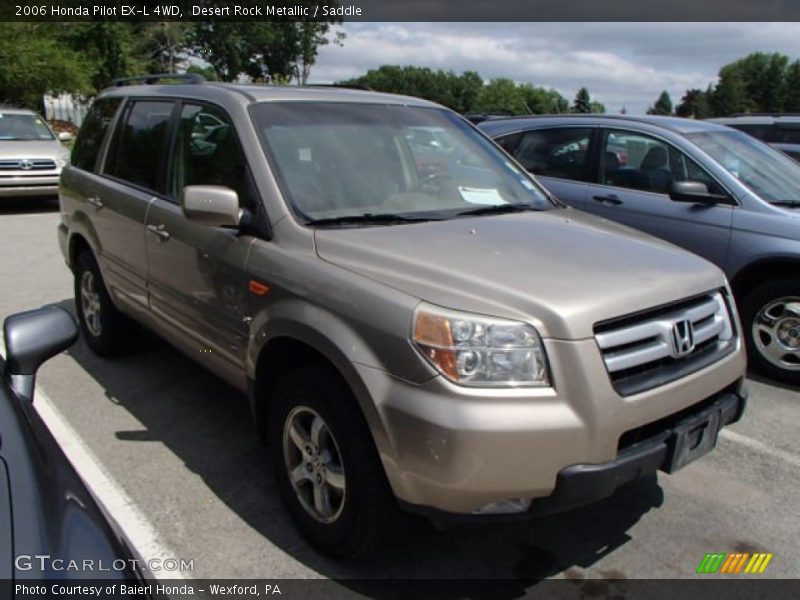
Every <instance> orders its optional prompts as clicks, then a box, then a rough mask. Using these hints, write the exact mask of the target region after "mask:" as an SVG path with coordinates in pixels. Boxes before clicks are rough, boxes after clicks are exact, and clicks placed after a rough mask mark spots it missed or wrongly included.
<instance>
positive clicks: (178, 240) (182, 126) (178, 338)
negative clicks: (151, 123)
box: [146, 103, 254, 387]
mask: <svg viewBox="0 0 800 600" xmlns="http://www.w3.org/2000/svg"><path fill="white" fill-rule="evenodd" d="M210 117H213V118H214V119H216V120H218V121H219V122H220V124H219V125H216V126H214V127H212V128H211V129H208V128H207V127H206V123H207V122H208V121H209V120H210ZM171 156H172V160H171V161H170V168H169V169H168V175H167V185H166V195H165V197H163V198H162V197H159V198H156V199H154V200H153V203H152V205H151V207H150V210H149V212H148V215H147V227H146V230H147V236H146V237H147V255H148V265H149V271H148V295H149V299H150V308H151V310H152V312H153V315H154V316H155V317H156V318H157V319H159V320H160V321H161V322H162V323H163V324H164V325H166V328H165V329H166V331H167V335H168V337H171V338H172V341H173V342H175V343H176V344H177V345H179V346H180V347H181V348H182V349H183V350H184V351H186V352H188V353H189V354H190V355H194V357H195V358H196V359H197V360H199V361H200V362H202V363H204V364H206V365H208V366H209V367H211V368H212V370H213V371H214V372H216V373H218V374H219V375H221V376H223V377H225V378H226V379H228V380H229V381H231V382H232V383H234V385H237V386H240V387H242V386H244V385H245V379H244V377H245V375H244V361H245V353H246V349H247V343H248V339H249V332H250V328H249V322H250V319H249V315H248V311H247V299H248V298H247V296H248V294H249V291H248V290H249V287H248V286H249V278H248V277H247V275H246V273H245V271H244V265H245V260H246V258H247V253H248V250H249V246H250V244H251V243H252V242H253V241H254V238H253V237H251V236H249V235H243V234H241V233H240V231H239V230H238V229H235V228H226V227H212V226H207V225H202V224H198V223H193V222H190V221H188V220H187V219H186V218H185V217H184V215H183V211H182V210H181V206H180V197H181V192H182V190H183V188H184V186H187V185H221V186H225V187H229V188H232V189H234V190H235V191H237V192H238V193H239V198H240V202H242V203H243V206H244V205H245V203H246V202H247V201H248V198H247V193H248V189H250V186H248V185H246V177H247V174H246V172H247V169H246V167H245V161H244V156H243V154H242V152H241V147H240V146H239V142H238V139H237V137H236V132H235V131H234V129H233V126H232V125H231V123H230V120H229V119H228V117H227V115H225V113H223V112H222V111H221V110H219V109H217V108H214V107H210V106H205V105H199V104H189V103H184V104H183V105H182V107H181V109H180V118H179V120H178V124H177V127H176V130H175V140H174V144H173V149H172V152H171Z"/></svg>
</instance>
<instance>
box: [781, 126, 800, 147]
mask: <svg viewBox="0 0 800 600" xmlns="http://www.w3.org/2000/svg"><path fill="white" fill-rule="evenodd" d="M777 134H778V139H776V140H775V141H776V142H780V143H782V144H800V123H798V124H797V125H796V127H793V128H784V127H781V128H780V129H778V131H777Z"/></svg>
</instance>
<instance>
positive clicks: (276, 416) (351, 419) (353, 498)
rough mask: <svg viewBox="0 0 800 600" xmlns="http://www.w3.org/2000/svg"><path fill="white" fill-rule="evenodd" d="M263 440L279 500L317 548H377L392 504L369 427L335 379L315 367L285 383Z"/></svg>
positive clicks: (345, 551)
mask: <svg viewBox="0 0 800 600" xmlns="http://www.w3.org/2000/svg"><path fill="white" fill-rule="evenodd" d="M268 441H269V446H270V458H271V461H272V467H273V469H274V473H275V478H276V480H277V483H278V489H279V491H280V494H281V497H282V499H283V501H284V503H285V505H286V507H287V509H288V510H289V512H290V513H291V515H292V517H293V518H294V521H295V523H296V524H297V527H298V529H300V531H301V532H302V533H303V534H304V535H305V537H306V538H307V539H308V541H309V542H311V544H312V545H313V546H314V547H316V548H317V549H318V550H320V551H321V552H323V553H324V554H327V555H329V556H333V557H337V558H344V557H352V556H357V555H361V554H364V553H366V552H368V551H370V550H372V549H374V548H376V547H377V546H378V544H379V543H380V542H381V541H382V540H383V538H384V536H385V534H386V532H387V531H388V530H389V527H390V524H391V522H392V521H393V519H394V516H395V514H396V510H397V507H396V502H395V500H394V497H393V495H392V492H391V489H390V488H389V484H388V482H387V481H386V476H385V474H384V471H383V467H382V466H381V463H380V460H379V458H378V453H377V450H376V448H375V444H374V442H373V440H372V436H371V434H370V432H369V428H368V426H367V423H366V421H365V420H364V417H363V415H362V413H361V411H360V409H359V407H358V404H357V402H356V400H355V398H354V397H353V394H352V392H351V391H350V389H349V388H348V387H347V385H346V384H345V382H344V381H343V380H342V379H341V377H340V376H339V375H338V374H337V373H335V372H333V371H332V369H330V368H326V367H324V366H317V365H314V366H305V367H300V368H298V369H295V370H294V371H291V372H289V373H288V374H286V375H285V376H284V377H282V378H281V379H280V381H279V382H278V383H277V385H276V387H275V390H274V392H273V395H272V398H271V402H270V416H269V425H268Z"/></svg>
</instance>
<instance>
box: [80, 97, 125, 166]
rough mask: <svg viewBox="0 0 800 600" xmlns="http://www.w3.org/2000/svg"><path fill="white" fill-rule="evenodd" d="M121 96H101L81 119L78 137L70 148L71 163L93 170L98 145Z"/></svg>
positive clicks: (98, 150) (101, 141)
mask: <svg viewBox="0 0 800 600" xmlns="http://www.w3.org/2000/svg"><path fill="white" fill-rule="evenodd" d="M120 102H122V98H102V99H100V100H97V101H96V102H95V103H94V104H93V105H92V108H91V110H89V114H88V115H86V118H85V119H84V120H83V124H82V125H81V130H80V133H78V139H77V140H75V147H74V148H73V150H72V164H73V166H75V167H78V168H79V169H83V170H84V171H94V166H95V164H96V163H97V155H98V153H99V152H100V146H102V145H103V140H104V139H105V137H106V131H108V126H109V125H110V124H111V119H113V118H114V114H115V113H116V112H117V108H118V107H119V104H120Z"/></svg>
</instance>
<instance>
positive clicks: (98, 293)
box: [74, 251, 137, 356]
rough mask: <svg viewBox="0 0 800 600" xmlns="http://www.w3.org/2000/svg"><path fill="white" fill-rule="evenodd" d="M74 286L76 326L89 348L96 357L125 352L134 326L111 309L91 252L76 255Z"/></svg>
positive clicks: (111, 303)
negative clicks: (78, 326) (78, 327)
mask: <svg viewBox="0 0 800 600" xmlns="http://www.w3.org/2000/svg"><path fill="white" fill-rule="evenodd" d="M74 285H75V310H76V312H77V313H78V323H79V324H80V328H81V333H82V334H83V339H85V340H86V343H87V344H88V345H89V348H91V349H92V351H93V352H94V353H95V354H98V355H99V356H117V355H119V354H123V353H124V352H126V351H129V350H130V348H131V343H132V340H133V338H134V336H135V334H136V330H137V326H136V324H135V323H134V321H132V320H131V319H130V318H128V317H127V316H125V315H124V314H122V313H121V312H120V311H119V310H118V309H117V307H116V306H114V303H113V302H112V301H111V297H110V296H109V294H108V290H107V289H106V286H105V283H104V282H103V277H102V275H101V274H100V268H99V267H98V266H97V261H96V260H95V258H94V255H92V253H91V252H88V251H84V252H81V253H80V254H79V255H78V258H77V260H76V261H75V283H74Z"/></svg>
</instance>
